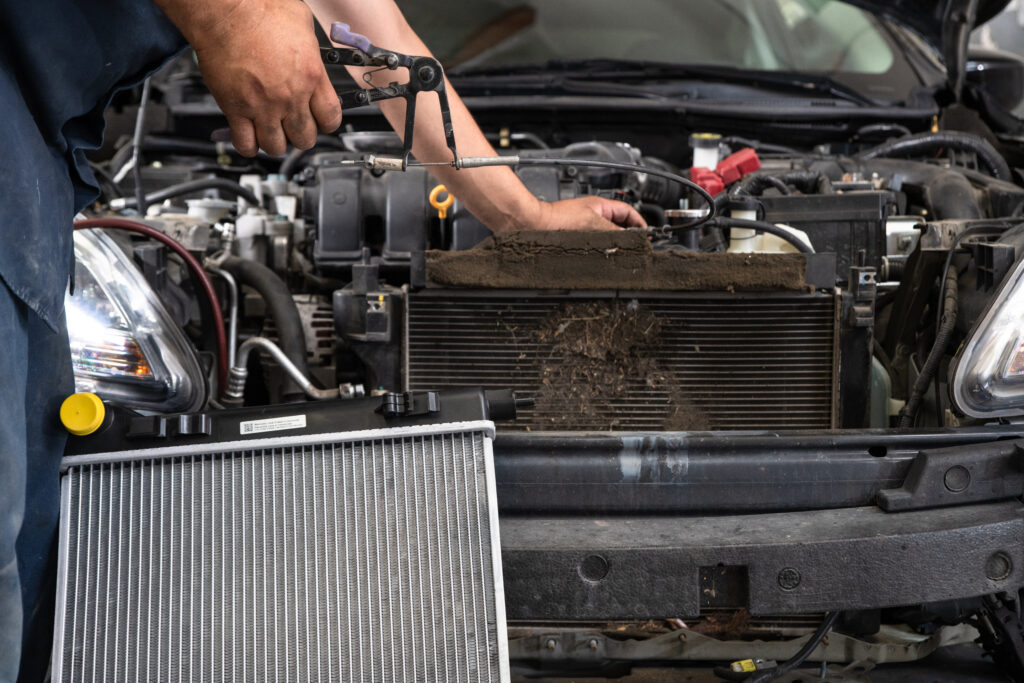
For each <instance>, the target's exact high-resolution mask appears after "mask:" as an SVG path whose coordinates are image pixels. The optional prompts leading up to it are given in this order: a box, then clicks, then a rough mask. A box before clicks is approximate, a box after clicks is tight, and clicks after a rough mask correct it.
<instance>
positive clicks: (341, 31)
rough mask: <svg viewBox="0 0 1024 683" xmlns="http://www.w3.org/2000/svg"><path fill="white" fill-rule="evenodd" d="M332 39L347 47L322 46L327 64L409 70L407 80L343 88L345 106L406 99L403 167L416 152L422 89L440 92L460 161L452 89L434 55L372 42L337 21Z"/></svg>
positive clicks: (451, 143)
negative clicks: (450, 102)
mask: <svg viewBox="0 0 1024 683" xmlns="http://www.w3.org/2000/svg"><path fill="white" fill-rule="evenodd" d="M331 40H332V41H334V42H335V43H339V44H341V45H349V46H351V47H347V48H336V47H323V48H320V57H321V58H322V59H323V61H324V64H328V65H335V64H338V65H345V66H371V67H372V66H376V67H380V68H381V69H390V70H391V71H394V70H395V69H399V68H403V67H404V68H406V69H408V70H409V81H408V82H407V83H398V82H391V83H390V84H388V85H387V86H384V87H372V88H360V89H358V90H353V91H348V92H339V93H338V99H339V100H341V106H342V110H345V109H348V108H355V107H365V106H366V105H368V104H371V103H373V102H376V101H378V100H387V99H392V98H395V97H401V98H403V99H405V135H404V136H403V140H404V144H403V147H402V159H401V162H402V169H403V170H405V168H406V167H407V166H408V164H409V157H410V155H411V154H412V137H413V129H414V128H415V122H416V96H417V95H419V94H420V93H421V92H436V93H437V98H438V101H439V102H440V104H441V122H442V124H443V125H444V139H445V142H446V143H447V145H448V149H450V150H451V152H452V160H453V162H456V163H457V162H458V159H459V153H458V151H457V150H456V149H455V129H454V128H453V127H452V114H451V109H450V108H449V106H448V93H447V91H446V90H445V81H444V69H443V68H442V67H441V63H440V62H439V61H437V60H436V59H434V58H433V57H410V56H408V55H403V54H400V53H398V52H394V51H392V50H385V49H383V48H379V47H377V46H376V45H373V44H372V43H370V40H369V39H368V38H367V37H366V36H364V35H360V34H358V33H353V32H352V31H351V29H350V28H349V26H348V24H344V23H342V22H336V23H334V24H332V25H331Z"/></svg>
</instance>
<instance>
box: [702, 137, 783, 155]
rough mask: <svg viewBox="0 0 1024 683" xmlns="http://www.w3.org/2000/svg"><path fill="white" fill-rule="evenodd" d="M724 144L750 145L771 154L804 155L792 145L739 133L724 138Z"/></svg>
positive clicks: (733, 145)
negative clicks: (740, 135) (787, 145)
mask: <svg viewBox="0 0 1024 683" xmlns="http://www.w3.org/2000/svg"><path fill="white" fill-rule="evenodd" d="M722 144H723V145H729V146H730V147H750V148H752V149H756V150H757V151H759V152H768V153H769V154H789V155H791V156H797V157H798V156H803V155H802V154H801V153H800V152H799V151H798V150H796V149H794V148H792V147H786V146H784V145H773V144H771V143H768V142H761V141H760V140H751V139H750V138H742V137H739V136H737V135H730V136H728V137H724V138H722Z"/></svg>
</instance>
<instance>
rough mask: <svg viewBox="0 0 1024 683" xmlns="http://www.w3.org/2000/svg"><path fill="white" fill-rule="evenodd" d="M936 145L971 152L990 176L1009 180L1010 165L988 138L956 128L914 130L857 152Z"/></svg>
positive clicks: (868, 155)
mask: <svg viewBox="0 0 1024 683" xmlns="http://www.w3.org/2000/svg"><path fill="white" fill-rule="evenodd" d="M940 149H953V150H958V151H961V152H973V153H974V154H976V155H977V156H978V162H979V163H980V164H981V165H982V166H984V167H985V168H986V169H987V170H988V172H989V174H990V175H991V176H992V177H993V178H998V179H1000V180H1012V179H1013V177H1012V174H1011V172H1010V166H1009V165H1008V164H1007V163H1006V160H1005V159H1003V157H1002V155H1000V154H999V152H997V151H996V148H995V147H993V146H992V145H991V144H990V143H989V141H988V140H985V139H984V138H980V137H978V136H976V135H971V134H969V133H960V132H957V131H948V130H947V131H941V132H939V133H918V134H917V135H908V136H905V137H902V138H897V139H895V140H890V141H889V142H884V143H882V144H881V145H878V146H877V147H873V148H871V149H869V150H867V151H866V152H862V153H861V154H860V155H858V156H859V158H861V159H875V158H878V157H909V156H914V155H918V154H927V153H930V152H936V151H938V150H940Z"/></svg>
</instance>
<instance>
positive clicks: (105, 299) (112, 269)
mask: <svg viewBox="0 0 1024 683" xmlns="http://www.w3.org/2000/svg"><path fill="white" fill-rule="evenodd" d="M75 259H76V264H75V293H74V296H71V295H70V294H69V295H68V296H67V297H66V298H65V307H66V310H67V321H68V337H69V339H70V341H71V358H72V364H73V366H74V371H75V387H76V389H77V390H78V391H91V392H93V393H95V394H98V395H99V396H101V397H103V398H104V399H106V400H109V401H112V402H114V403H118V404H121V405H125V406H128V407H131V408H138V409H143V410H152V411H157V412H163V413H176V412H189V411H194V410H198V409H200V408H201V407H202V406H203V404H204V403H205V402H206V382H205V379H204V378H203V372H202V368H201V367H200V366H199V361H198V360H197V359H196V357H195V354H194V353H193V352H192V347H191V346H190V345H189V343H188V340H187V339H185V336H184V335H183V334H182V332H181V330H180V329H178V327H177V325H175V323H174V321H173V320H172V319H171V317H170V315H169V314H168V313H167V311H166V310H165V309H164V307H163V305H162V304H161V303H160V300H159V299H158V298H157V295H156V292H154V291H153V289H152V288H151V287H150V286H149V283H148V282H146V279H145V278H144V277H143V276H142V273H140V272H139V270H138V269H137V268H136V267H135V264H133V263H132V261H131V259H129V258H128V256H127V255H126V254H125V253H124V252H123V251H121V249H119V248H118V246H117V245H116V244H115V243H114V241H113V240H111V239H110V237H108V236H107V235H105V234H103V233H102V232H100V231H98V230H79V231H77V232H75Z"/></svg>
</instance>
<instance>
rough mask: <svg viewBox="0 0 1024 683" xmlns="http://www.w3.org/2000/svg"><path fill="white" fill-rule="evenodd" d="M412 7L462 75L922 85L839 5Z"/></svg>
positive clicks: (413, 3)
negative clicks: (584, 69)
mask: <svg viewBox="0 0 1024 683" xmlns="http://www.w3.org/2000/svg"><path fill="white" fill-rule="evenodd" d="M402 8H403V11H404V12H405V13H406V15H407V17H408V19H409V21H410V23H411V24H412V25H413V27H414V28H415V29H416V30H417V31H419V32H420V33H421V35H423V36H424V37H425V38H426V39H427V42H428V44H429V45H430V46H431V49H432V50H433V51H434V53H435V54H436V55H437V56H438V57H439V58H440V59H441V60H442V62H444V63H445V65H446V66H447V67H448V68H449V69H453V70H454V71H453V72H454V73H458V72H459V71H465V70H472V69H476V68H490V67H502V66H520V65H538V64H545V63H548V62H550V61H552V60H569V61H573V60H581V59H610V60H631V61H632V60H635V61H648V62H660V63H667V64H679V65H691V66H697V65H700V66H714V67H727V68H734V69H746V70H759V71H785V72H801V73H809V74H823V75H829V76H841V75H846V76H848V77H850V76H852V77H853V79H852V80H854V81H857V85H859V86H863V85H864V84H863V81H865V79H864V76H875V77H885V78H868V79H866V80H867V81H868V82H871V81H875V82H877V81H880V80H885V81H887V83H888V85H889V86H892V85H895V83H893V80H894V79H895V80H897V81H899V82H900V84H908V78H909V79H913V73H912V72H911V71H910V70H909V68H908V66H907V64H906V62H905V60H904V59H903V58H902V56H901V55H900V53H899V49H898V47H897V46H896V44H895V43H894V42H893V41H892V39H891V38H890V37H889V36H888V35H887V34H886V31H885V29H884V28H883V26H882V25H881V24H880V23H879V21H878V20H877V19H876V18H874V17H873V16H871V15H870V14H868V13H866V12H864V11H862V10H860V9H858V8H856V7H853V6H851V5H847V4H845V3H842V2H834V1H832V0H685V1H684V0H628V1H624V0H527V1H525V2H524V1H523V0H449V1H448V2H444V3H438V2H427V1H425V0H406V1H405V2H403V3H402ZM846 80H847V81H850V80H851V79H850V78H847V79H846ZM860 89H862V90H870V89H872V88H870V87H869V88H864V87H861V88H860ZM883 89H888V88H883ZM903 92H904V93H905V92H906V91H903ZM901 94H903V93H901Z"/></svg>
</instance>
